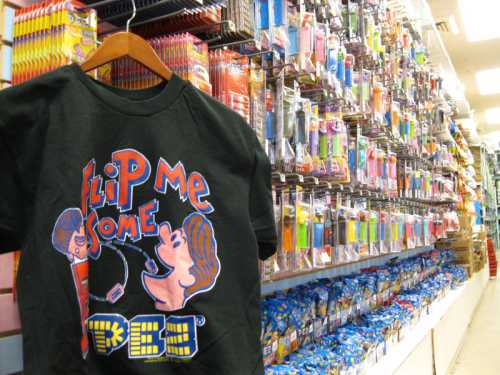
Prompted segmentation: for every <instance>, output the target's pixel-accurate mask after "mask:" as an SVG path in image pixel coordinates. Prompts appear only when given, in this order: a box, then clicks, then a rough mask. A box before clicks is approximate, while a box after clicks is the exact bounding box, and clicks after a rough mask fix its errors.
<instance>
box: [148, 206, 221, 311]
mask: <svg viewBox="0 0 500 375" xmlns="http://www.w3.org/2000/svg"><path fill="white" fill-rule="evenodd" d="M159 239H160V243H159V244H158V245H157V246H156V254H157V255H158V259H160V261H161V263H162V264H163V265H164V266H165V267H167V269H170V270H171V271H170V272H168V273H166V274H164V275H155V274H152V273H150V272H147V271H143V273H142V278H143V285H144V288H145V289H146V291H147V292H148V294H149V295H150V296H151V298H153V300H154V301H155V306H156V308H157V309H158V310H161V311H175V310H180V309H182V308H183V307H184V306H185V305H186V302H187V301H188V300H189V299H191V298H192V297H194V296H195V295H197V294H199V293H203V292H207V291H209V290H210V289H212V288H213V286H214V285H215V281H216V279H217V276H218V275H219V271H220V264H219V259H218V258H217V242H216V241H215V237H214V230H213V228H212V223H211V222H210V221H209V220H207V218H205V217H204V216H203V215H201V214H199V213H196V212H194V213H192V214H190V215H189V216H188V217H186V218H185V219H184V223H183V224H182V228H180V229H177V230H176V231H174V232H173V233H172V232H171V228H170V224H169V223H168V222H167V223H163V224H161V226H160V235H159Z"/></svg>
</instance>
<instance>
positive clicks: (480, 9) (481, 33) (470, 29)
mask: <svg viewBox="0 0 500 375" xmlns="http://www.w3.org/2000/svg"><path fill="white" fill-rule="evenodd" d="M458 2H459V5H460V10H461V13H462V20H463V22H464V26H465V33H466V34H467V40H468V41H469V42H479V41H481V40H490V39H496V38H500V22H498V15H499V14H500V1H496V0H474V1H472V0H459V1H458Z"/></svg>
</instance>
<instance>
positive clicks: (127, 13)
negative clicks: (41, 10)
mask: <svg viewBox="0 0 500 375" xmlns="http://www.w3.org/2000/svg"><path fill="white" fill-rule="evenodd" d="M220 2H221V1H220V0H135V4H136V12H137V16H136V18H135V22H142V21H145V20H149V19H151V18H154V17H158V16H160V15H168V14H172V13H175V12H179V11H181V10H183V9H191V8H196V7H199V6H202V5H212V4H216V3H220ZM83 3H86V4H87V6H88V7H92V8H93V9H95V10H97V14H98V16H99V19H100V20H102V21H105V22H109V23H112V24H114V25H117V26H124V25H125V22H126V21H127V19H129V18H130V17H131V15H132V10H133V8H132V2H131V1H124V0H104V1H102V0H97V1H83Z"/></svg>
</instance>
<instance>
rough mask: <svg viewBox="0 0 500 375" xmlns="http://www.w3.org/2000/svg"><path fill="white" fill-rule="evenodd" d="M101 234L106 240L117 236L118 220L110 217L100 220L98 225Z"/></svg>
mask: <svg viewBox="0 0 500 375" xmlns="http://www.w3.org/2000/svg"><path fill="white" fill-rule="evenodd" d="M97 230H98V231H99V234H100V235H101V237H102V238H103V239H105V240H106V241H109V240H112V239H113V238H115V236H116V231H117V225H116V222H115V221H114V220H113V219H112V218H110V217H103V218H102V219H101V220H99V225H98V227H97Z"/></svg>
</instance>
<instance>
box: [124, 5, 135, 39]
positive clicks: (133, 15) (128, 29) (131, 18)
mask: <svg viewBox="0 0 500 375" xmlns="http://www.w3.org/2000/svg"><path fill="white" fill-rule="evenodd" d="M136 14H137V8H136V6H135V0H132V17H130V18H129V19H128V20H127V28H126V30H127V33H128V32H129V31H130V22H131V21H132V20H133V19H134V18H135V15H136Z"/></svg>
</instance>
